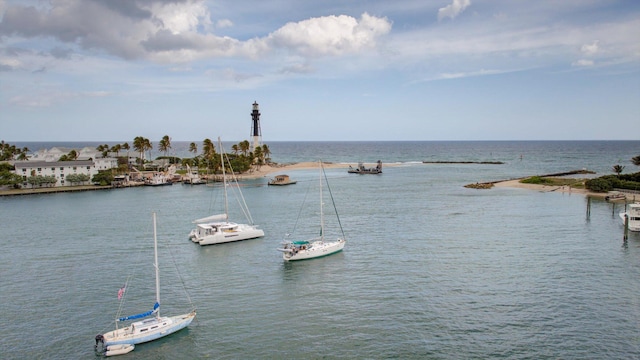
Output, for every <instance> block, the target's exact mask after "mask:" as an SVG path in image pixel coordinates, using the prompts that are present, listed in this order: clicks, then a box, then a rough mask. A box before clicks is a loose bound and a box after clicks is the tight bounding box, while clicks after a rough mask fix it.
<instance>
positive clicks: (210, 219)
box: [193, 214, 227, 224]
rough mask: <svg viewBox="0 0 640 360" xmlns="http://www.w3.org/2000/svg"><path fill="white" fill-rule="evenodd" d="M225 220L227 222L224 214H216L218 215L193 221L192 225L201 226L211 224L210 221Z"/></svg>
mask: <svg viewBox="0 0 640 360" xmlns="http://www.w3.org/2000/svg"><path fill="white" fill-rule="evenodd" d="M226 220H227V215H226V214H218V215H211V216H207V217H205V218H202V219H196V220H193V223H194V224H202V223H206V222H211V221H226Z"/></svg>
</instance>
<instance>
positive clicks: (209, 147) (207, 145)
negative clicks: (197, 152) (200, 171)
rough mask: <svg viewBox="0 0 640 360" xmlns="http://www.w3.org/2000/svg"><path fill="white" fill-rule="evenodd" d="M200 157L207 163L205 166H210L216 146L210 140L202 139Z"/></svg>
mask: <svg viewBox="0 0 640 360" xmlns="http://www.w3.org/2000/svg"><path fill="white" fill-rule="evenodd" d="M202 155H203V156H204V158H205V159H206V161H207V164H208V165H209V164H212V160H213V158H214V156H216V146H215V145H214V144H213V141H211V139H204V141H203V142H202ZM214 170H215V169H214Z"/></svg>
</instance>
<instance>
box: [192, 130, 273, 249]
mask: <svg viewBox="0 0 640 360" xmlns="http://www.w3.org/2000/svg"><path fill="white" fill-rule="evenodd" d="M218 145H219V147H220V161H221V163H222V187H223V188H224V214H216V215H211V216H208V217H205V218H202V219H197V220H194V221H193V223H194V224H196V228H195V229H193V230H191V232H190V233H189V238H190V239H191V241H193V242H195V243H198V244H200V245H213V244H222V243H227V242H232V241H241V240H248V239H255V238H259V237H263V236H264V231H263V230H262V229H259V228H258V227H257V226H256V225H254V224H253V219H252V218H251V213H250V212H249V208H248V207H247V204H246V202H245V201H244V197H243V196H242V191H241V190H240V187H239V186H237V185H238V181H237V179H235V177H234V182H235V185H236V190H237V194H239V200H241V201H242V202H240V201H238V203H240V205H241V207H242V212H243V213H244V214H245V216H246V217H247V220H248V222H249V223H248V224H238V223H235V222H231V221H229V202H228V195H227V188H228V186H229V185H228V184H227V173H226V171H225V160H224V149H223V148H222V141H221V140H220V138H218ZM228 161H229V159H228V158H227V162H228ZM229 166H231V163H229ZM232 170H233V169H232Z"/></svg>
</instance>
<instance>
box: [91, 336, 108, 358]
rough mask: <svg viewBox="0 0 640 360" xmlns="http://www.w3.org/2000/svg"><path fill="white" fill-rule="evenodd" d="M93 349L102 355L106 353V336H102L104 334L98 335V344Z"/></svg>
mask: <svg viewBox="0 0 640 360" xmlns="http://www.w3.org/2000/svg"><path fill="white" fill-rule="evenodd" d="M98 344H100V350H98ZM93 349H94V350H95V352H97V353H100V354H102V353H103V352H104V351H105V348H104V336H102V334H98V335H96V344H95V345H94V347H93Z"/></svg>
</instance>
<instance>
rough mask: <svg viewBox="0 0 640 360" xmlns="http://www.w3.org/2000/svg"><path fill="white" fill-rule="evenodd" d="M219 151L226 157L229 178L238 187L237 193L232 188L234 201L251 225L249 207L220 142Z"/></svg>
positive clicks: (251, 219)
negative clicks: (229, 171) (229, 173)
mask: <svg viewBox="0 0 640 360" xmlns="http://www.w3.org/2000/svg"><path fill="white" fill-rule="evenodd" d="M220 151H221V152H222V153H223V156H224V157H225V158H226V159H227V164H229V169H230V170H231V179H232V181H233V182H234V183H235V185H236V187H237V188H238V193H236V192H235V190H233V191H234V196H235V197H236V201H237V202H238V204H239V205H240V209H242V212H243V213H244V216H245V217H246V218H247V220H249V223H250V224H251V225H253V218H252V217H251V212H249V207H248V206H247V202H246V201H245V200H244V196H243V195H242V191H241V190H240V185H238V177H237V176H236V174H235V172H234V171H233V167H232V166H231V160H229V156H228V155H227V154H226V153H225V152H224V149H223V148H222V144H220ZM223 166H224V164H223ZM237 194H240V196H239V197H238V195H237ZM240 199H242V203H240ZM243 205H244V206H243Z"/></svg>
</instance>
